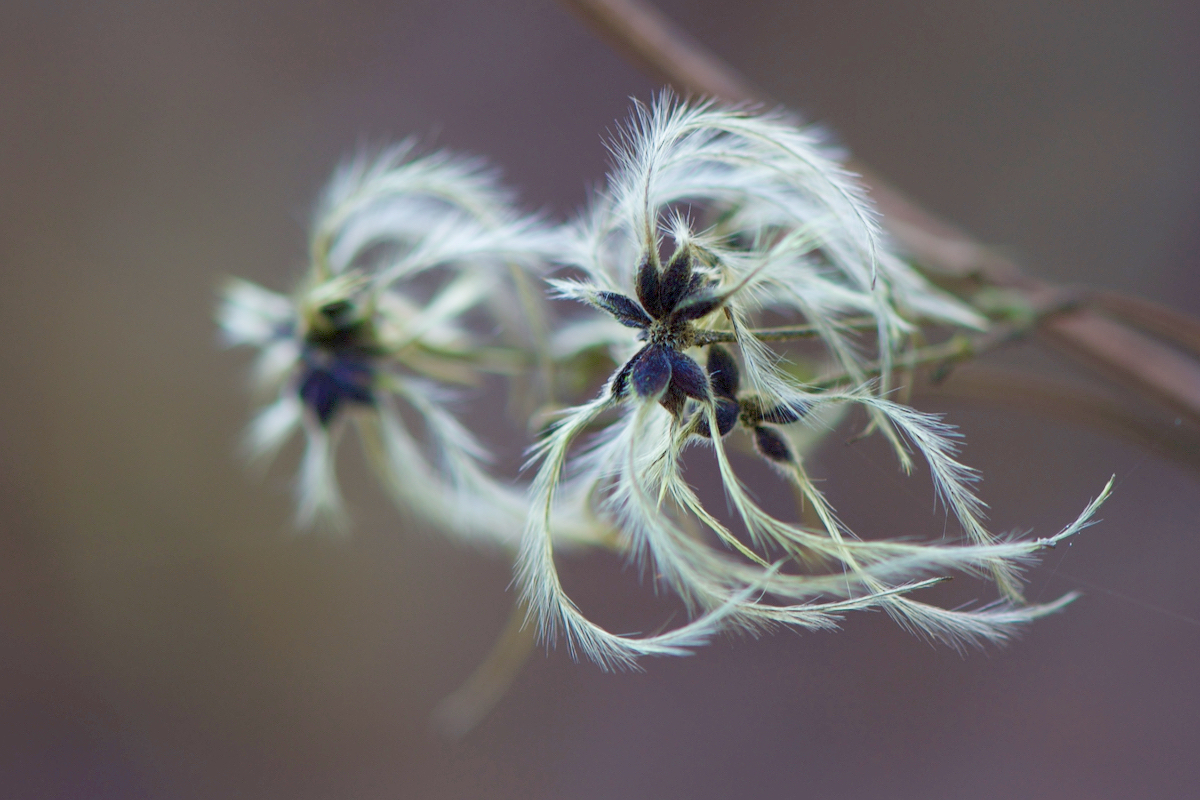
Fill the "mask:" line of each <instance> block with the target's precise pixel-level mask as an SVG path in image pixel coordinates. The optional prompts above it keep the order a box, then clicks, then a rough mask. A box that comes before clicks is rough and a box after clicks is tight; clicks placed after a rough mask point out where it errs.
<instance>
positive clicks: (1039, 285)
mask: <svg viewBox="0 0 1200 800" xmlns="http://www.w3.org/2000/svg"><path fill="white" fill-rule="evenodd" d="M561 1H562V3H563V5H565V6H568V7H569V8H571V9H572V10H573V11H575V12H576V13H577V14H579V15H580V16H581V17H583V18H584V19H585V20H586V21H587V22H588V23H590V24H591V25H592V26H593V27H595V28H596V29H597V30H598V31H599V32H600V35H601V36H602V37H603V38H605V39H606V40H608V41H610V42H612V43H614V44H615V46H616V47H617V48H618V49H620V50H621V51H623V52H624V53H626V54H627V55H629V56H630V57H632V58H633V59H634V60H635V61H636V62H638V63H639V64H641V65H642V66H643V67H644V68H645V69H647V70H648V71H649V72H650V73H651V74H653V75H654V76H656V77H657V78H659V79H661V80H663V81H665V82H666V83H668V84H670V85H671V86H673V87H674V88H675V89H676V90H677V91H679V92H680V93H683V94H687V95H702V96H706V97H714V98H717V99H719V100H724V101H727V102H731V103H756V102H768V103H770V102H772V101H771V100H770V98H769V96H768V95H767V94H766V93H765V92H763V91H761V90H759V89H757V88H756V87H754V86H753V85H752V84H750V83H749V82H748V81H747V80H746V79H745V78H743V77H742V76H741V75H739V74H738V73H737V72H736V71H734V70H733V69H732V68H730V67H729V66H728V65H727V64H725V63H724V62H723V61H721V59H720V58H718V57H717V56H716V55H715V54H713V53H711V52H709V51H708V50H707V49H706V48H705V47H704V46H703V45H701V44H700V43H699V42H697V41H695V40H694V39H692V38H691V37H689V36H687V35H686V34H685V33H683V32H682V31H681V30H680V29H679V28H678V27H676V26H675V25H674V23H672V22H671V21H670V20H669V19H667V18H666V17H665V16H663V15H662V14H661V13H660V12H658V11H657V10H656V9H654V8H653V7H651V6H650V5H649V4H647V3H645V2H642V0H561ZM850 166H851V168H853V169H855V170H857V171H858V172H859V173H860V174H861V175H862V177H863V180H864V181H866V183H867V184H868V186H869V188H870V191H871V196H872V197H873V198H874V199H875V203H876V205H877V206H878V207H879V210H880V212H881V213H882V214H883V219H884V223H885V225H887V227H888V229H889V230H890V231H891V233H892V236H893V237H894V238H895V240H896V241H897V243H898V244H899V245H900V246H901V247H903V248H904V249H905V250H906V251H907V252H908V253H909V254H910V255H911V256H912V257H913V258H914V259H915V260H916V261H917V262H918V263H919V264H920V265H921V266H922V267H923V268H925V269H927V270H929V271H931V272H935V273H941V274H944V275H949V276H956V277H975V278H978V279H980V280H982V281H984V282H986V283H989V284H992V285H995V286H1003V287H1006V288H1011V289H1015V290H1018V291H1021V292H1022V293H1024V294H1026V295H1027V296H1029V297H1030V299H1031V300H1033V299H1034V298H1036V297H1038V296H1041V295H1042V294H1043V293H1045V292H1047V291H1050V292H1054V291H1056V290H1055V289H1054V288H1053V287H1051V286H1049V285H1048V284H1046V283H1044V282H1042V281H1039V280H1037V279H1036V278H1033V277H1031V276H1029V275H1027V274H1025V273H1024V272H1023V271H1022V270H1021V268H1020V267H1018V266H1017V265H1016V264H1015V263H1013V262H1012V261H1010V260H1009V259H1007V258H1005V257H1003V256H1001V255H999V254H997V253H995V252H994V251H992V250H990V249H989V248H987V247H985V246H983V245H981V244H979V243H978V242H976V241H974V240H972V239H971V238H970V237H969V236H967V235H966V234H965V233H963V232H962V231H960V230H959V229H958V228H956V227H954V226H953V225H950V224H949V223H947V222H945V221H943V220H941V219H938V218H937V217H935V216H933V215H932V214H930V213H929V212H928V211H926V210H924V209H923V208H921V207H920V206H919V205H917V204H916V203H915V202H913V201H912V200H911V199H909V198H908V197H906V196H905V195H904V194H903V193H902V192H900V191H899V190H897V189H896V188H894V187H893V186H891V185H890V184H888V183H887V181H885V180H883V179H882V178H880V177H879V176H878V175H877V174H875V173H874V172H872V171H871V170H869V169H867V168H866V167H864V166H863V165H862V164H860V163H856V162H851V165H850ZM1035 305H1036V304H1035ZM1111 305H1112V304H1111V303H1110V304H1109V306H1110V307H1111ZM1126 310H1127V309H1126ZM1114 313H1119V312H1117V310H1116V309H1114ZM1120 316H1122V317H1124V318H1125V319H1127V320H1129V321H1130V322H1131V323H1133V324H1135V325H1141V324H1144V321H1143V322H1139V321H1138V320H1136V319H1132V318H1130V315H1128V314H1120ZM1147 328H1148V329H1153V328H1150V327H1149V326H1147ZM1039 332H1040V333H1041V334H1042V335H1043V338H1045V339H1046V340H1047V341H1048V342H1050V343H1052V344H1054V345H1055V346H1058V347H1061V348H1063V349H1065V350H1066V351H1067V352H1069V353H1071V354H1072V355H1075V356H1082V357H1083V359H1084V360H1085V361H1087V362H1090V363H1092V364H1095V365H1099V366H1100V367H1101V369H1102V370H1103V371H1104V372H1105V373H1106V374H1107V375H1109V376H1110V377H1112V378H1113V379H1115V380H1118V381H1120V382H1122V383H1124V384H1126V385H1128V386H1130V387H1132V388H1134V389H1136V390H1137V391H1139V392H1141V393H1142V394H1143V395H1145V396H1148V397H1151V398H1153V399H1155V400H1158V401H1160V402H1164V403H1166V404H1168V405H1169V406H1170V407H1171V408H1173V409H1175V410H1176V411H1177V412H1179V413H1181V414H1183V415H1185V416H1187V417H1188V418H1189V419H1191V420H1193V421H1197V422H1200V365H1198V364H1197V363H1196V362H1194V361H1191V360H1189V359H1185V358H1183V357H1181V356H1180V355H1179V354H1178V353H1176V352H1175V351H1174V350H1172V349H1171V348H1170V347H1168V346H1166V345H1163V344H1161V343H1159V342H1157V341H1155V340H1153V339H1150V338H1148V337H1145V336H1142V335H1141V334H1138V333H1137V332H1136V331H1134V330H1131V329H1130V328H1128V327H1126V326H1125V325H1122V324H1121V323H1118V322H1115V321H1113V320H1111V319H1106V318H1105V317H1103V316H1101V315H1100V314H1097V313H1095V312H1093V311H1088V310H1079V311H1075V312H1072V313H1070V314H1062V315H1058V316H1055V317H1052V318H1050V319H1048V320H1047V321H1046V322H1045V323H1043V324H1042V325H1041V326H1040V328H1039Z"/></svg>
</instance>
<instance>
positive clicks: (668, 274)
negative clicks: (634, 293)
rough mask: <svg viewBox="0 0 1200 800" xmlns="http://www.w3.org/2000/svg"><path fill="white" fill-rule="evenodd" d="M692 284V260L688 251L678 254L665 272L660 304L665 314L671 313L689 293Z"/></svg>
mask: <svg viewBox="0 0 1200 800" xmlns="http://www.w3.org/2000/svg"><path fill="white" fill-rule="evenodd" d="M691 282H692V259H691V258H689V257H688V254H687V252H686V251H684V252H680V253H677V254H676V255H675V257H674V258H673V259H671V263H670V264H667V268H666V270H664V271H663V277H662V287H661V289H660V297H659V303H660V304H661V305H662V310H663V313H664V314H665V313H669V312H670V311H671V309H673V308H675V306H676V304H678V303H679V301H680V300H682V299H683V298H684V297H685V296H686V295H687V293H688V287H689V286H690V284H691Z"/></svg>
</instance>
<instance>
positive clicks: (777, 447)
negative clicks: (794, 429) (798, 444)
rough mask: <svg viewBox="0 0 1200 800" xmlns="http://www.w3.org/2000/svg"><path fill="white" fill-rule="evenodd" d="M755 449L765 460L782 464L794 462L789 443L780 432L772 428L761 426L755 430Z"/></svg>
mask: <svg viewBox="0 0 1200 800" xmlns="http://www.w3.org/2000/svg"><path fill="white" fill-rule="evenodd" d="M754 447H755V449H757V450H758V452H759V453H760V454H761V455H762V456H763V458H766V459H769V460H771V461H777V462H779V463H782V464H790V463H791V461H792V451H791V448H789V447H788V443H787V442H786V441H785V440H784V438H783V437H782V436H781V435H780V434H779V432H778V431H774V430H772V429H770V428H765V427H763V426H761V425H760V426H759V427H757V428H755V429H754Z"/></svg>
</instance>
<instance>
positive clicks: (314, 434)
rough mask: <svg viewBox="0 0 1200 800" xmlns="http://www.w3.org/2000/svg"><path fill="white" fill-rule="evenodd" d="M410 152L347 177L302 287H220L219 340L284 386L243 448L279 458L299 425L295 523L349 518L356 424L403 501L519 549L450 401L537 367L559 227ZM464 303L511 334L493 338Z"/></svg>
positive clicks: (329, 204)
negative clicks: (349, 431) (549, 264)
mask: <svg viewBox="0 0 1200 800" xmlns="http://www.w3.org/2000/svg"><path fill="white" fill-rule="evenodd" d="M412 151H413V145H412V143H411V142H406V143H403V144H401V145H399V146H397V147H394V148H391V149H389V150H386V151H384V152H383V153H381V154H380V155H378V156H377V157H374V158H369V157H365V156H362V157H359V158H357V159H355V160H353V161H351V162H350V163H348V164H347V165H346V166H344V167H343V168H342V169H340V170H339V171H338V172H337V174H336V175H335V176H334V179H333V181H332V182H331V183H330V185H329V187H328V189H327V190H326V192H325V194H324V195H323V197H322V200H321V203H320V205H319V207H318V211H317V214H316V218H315V221H314V224H313V233H312V239H311V243H310V263H309V267H308V271H307V274H306V275H305V277H304V278H303V280H302V281H301V282H300V288H299V290H298V291H297V292H296V293H295V294H294V295H292V296H291V297H288V296H285V295H280V294H276V293H274V292H270V291H268V290H266V289H263V288H261V287H258V286H255V285H254V284H251V283H248V282H245V281H231V282H230V283H229V284H228V285H227V286H226V287H225V290H224V292H223V299H222V302H221V305H220V308H219V310H218V319H219V322H220V325H221V328H222V330H223V331H224V334H225V338H226V340H227V341H228V342H229V343H230V344H242V345H250V346H254V347H257V348H258V349H259V350H260V356H259V367H258V370H257V379H258V383H259V385H260V388H261V389H263V390H265V391H267V392H270V393H273V394H274V395H275V400H274V401H273V402H272V403H270V404H269V405H267V406H266V407H265V408H264V409H263V410H262V411H261V412H260V413H259V415H258V416H257V417H256V419H255V421H254V423H253V424H252V425H251V429H250V432H249V436H248V445H249V449H250V450H251V451H252V452H253V453H254V454H255V455H260V456H269V455H271V454H273V453H274V452H275V451H276V450H278V448H279V447H280V445H282V443H283V442H284V441H285V440H286V439H287V438H288V437H289V436H290V435H291V433H292V432H294V431H295V430H297V429H299V430H301V431H303V433H304V436H305V439H306V442H307V444H306V450H305V456H304V459H303V462H302V464H301V470H300V477H299V480H298V483H297V499H298V515H299V518H300V522H301V523H302V524H307V523H309V522H310V521H311V520H312V519H313V518H314V517H315V516H317V515H322V516H324V517H327V518H329V519H330V520H332V521H334V522H339V521H340V518H341V509H340V493H339V491H338V488H337V482H336V479H335V477H334V467H333V464H334V447H335V443H336V441H337V440H338V438H339V437H340V435H341V433H342V431H343V430H344V429H345V428H346V427H347V426H352V427H354V428H355V429H356V430H357V431H358V433H359V436H360V438H361V439H362V441H363V444H364V446H365V449H366V451H367V453H368V455H369V456H370V457H371V459H372V462H373V465H374V466H375V467H376V470H377V472H378V474H379V477H380V478H381V480H382V482H383V483H384V485H385V486H387V487H388V488H389V489H390V490H391V491H392V492H393V493H394V494H395V495H396V497H397V499H398V500H399V501H400V502H401V504H402V505H403V506H404V508H405V509H407V510H409V511H413V512H415V513H417V514H419V515H421V516H424V517H426V518H427V519H429V520H431V521H432V522H434V523H436V524H439V525H440V526H442V527H443V528H444V529H446V530H448V531H449V532H452V533H456V534H458V535H461V536H464V537H467V538H471V539H475V540H479V541H499V542H502V543H507V544H510V545H511V544H512V543H514V542H515V539H516V537H517V536H518V535H519V530H520V527H521V525H522V523H523V520H524V516H525V510H526V504H525V501H524V499H523V498H522V497H521V495H520V492H519V491H518V490H516V489H515V488H513V487H510V486H508V485H507V484H505V483H502V482H500V481H498V480H496V479H494V478H492V477H491V476H490V475H489V474H488V473H487V472H486V470H484V468H483V466H482V462H483V460H484V459H486V457H487V453H486V450H485V449H484V448H483V447H482V445H481V444H480V443H479V442H478V441H477V440H476V438H475V436H474V435H473V434H472V433H471V432H469V431H468V430H467V429H466V428H465V427H464V426H463V425H462V424H461V423H460V422H459V421H458V420H457V419H456V418H455V417H454V416H453V415H452V414H451V413H450V412H449V410H448V409H447V405H446V401H447V399H449V398H450V395H449V394H448V387H449V386H453V385H462V384H469V383H478V382H480V381H481V380H482V378H483V377H484V376H485V375H489V374H498V375H516V374H517V373H519V372H521V371H522V370H524V369H526V367H527V366H528V362H529V357H528V354H527V352H528V349H529V348H530V347H531V346H532V345H531V339H532V337H534V336H535V335H537V330H538V325H539V324H540V323H539V319H540V313H541V312H540V309H539V307H538V306H537V304H536V293H534V292H532V291H529V289H530V288H531V286H532V281H533V280H534V279H535V275H536V272H537V271H538V270H539V269H540V268H541V264H542V263H543V261H544V259H545V254H546V251H547V249H548V248H549V247H550V245H551V243H552V242H553V241H554V236H553V234H552V233H551V232H550V231H549V229H547V228H546V227H545V226H543V225H542V224H541V223H540V222H539V221H538V220H536V219H533V218H530V217H523V216H521V215H519V214H518V213H516V212H515V211H513V210H512V208H511V205H510V200H509V194H508V192H506V191H504V190H502V189H501V188H500V187H499V186H498V185H497V183H496V181H495V179H494V176H492V175H491V174H490V173H489V172H487V171H486V170H484V169H483V168H482V166H481V165H480V164H479V163H478V162H475V161H469V160H464V159H461V158H458V157H453V156H450V155H447V154H444V153H434V154H431V155H426V156H421V157H417V156H415V155H414V154H413V152H412ZM527 284H528V285H527ZM468 312H471V313H472V314H475V315H476V316H477V317H478V316H479V314H480V313H482V314H483V315H484V317H485V318H490V320H491V321H490V323H489V324H490V325H492V326H498V327H502V328H503V329H504V330H505V331H506V334H504V335H502V336H501V337H500V339H499V340H498V341H497V342H491V341H485V340H484V339H483V337H482V336H480V335H479V334H476V333H475V332H474V331H473V330H472V326H471V324H470V323H469V322H468V321H467V320H466V318H465V315H466V314H467V313H468ZM489 333H490V331H489ZM401 409H407V411H408V412H409V413H408V414H407V417H406V416H402V414H401V413H400V412H401ZM406 418H407V419H414V420H416V421H417V423H418V430H415V431H414V430H410V429H409V424H408V423H406V421H405V420H406Z"/></svg>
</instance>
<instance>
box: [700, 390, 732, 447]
mask: <svg viewBox="0 0 1200 800" xmlns="http://www.w3.org/2000/svg"><path fill="white" fill-rule="evenodd" d="M737 421H738V404H737V401H736V400H730V399H729V398H727V397H718V398H717V430H718V431H720V433H721V435H722V436H725V435H726V434H727V433H729V432H730V431H731V430H733V426H734V425H737ZM711 431H712V429H711V428H709V426H708V414H706V413H704V412H701V414H700V416H699V417H698V418H697V419H696V431H695V432H696V435H697V436H703V437H704V438H705V439H709V438H712V433H711Z"/></svg>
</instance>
